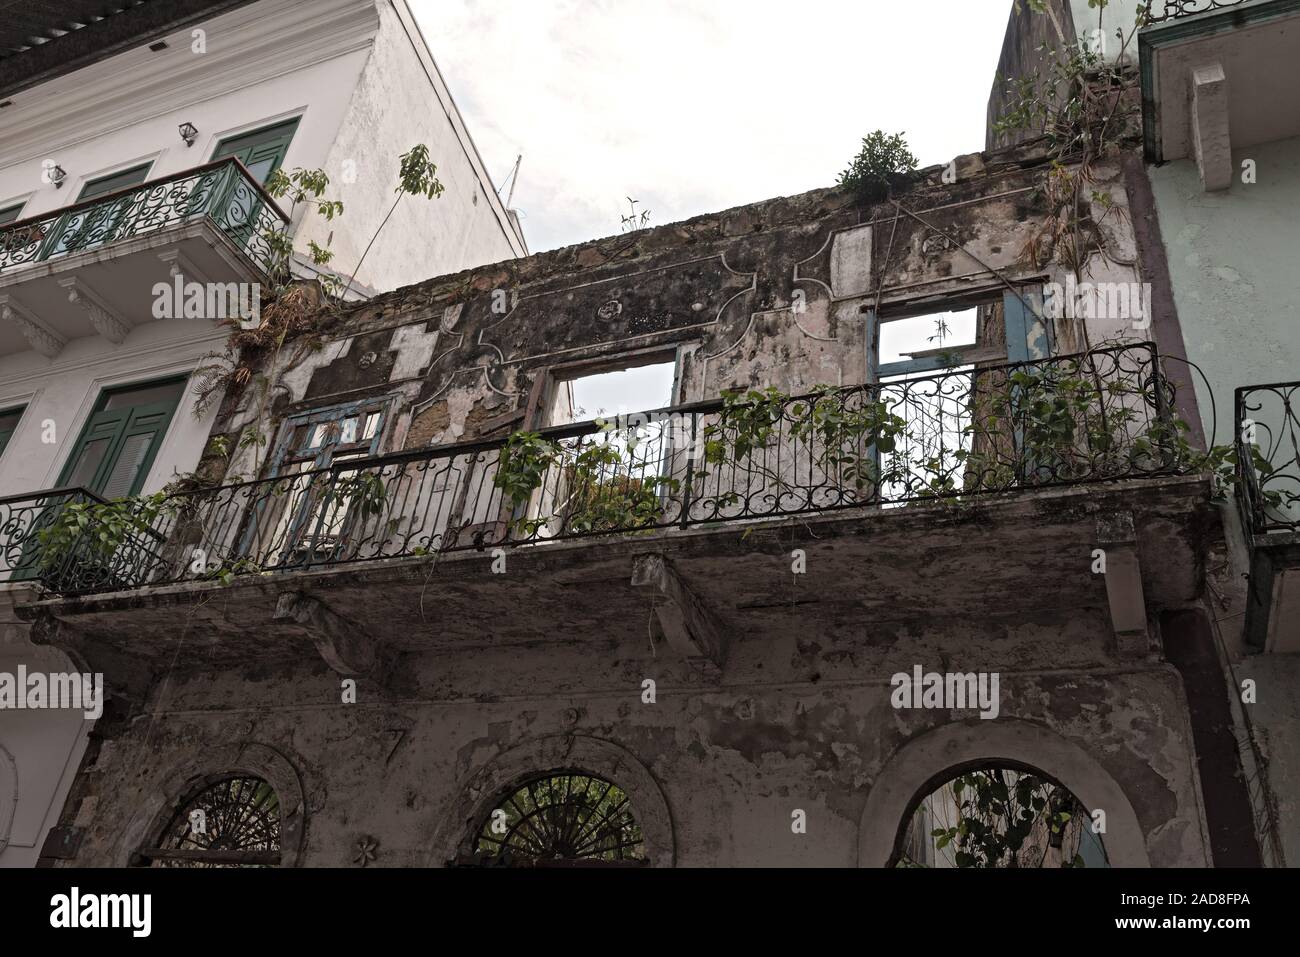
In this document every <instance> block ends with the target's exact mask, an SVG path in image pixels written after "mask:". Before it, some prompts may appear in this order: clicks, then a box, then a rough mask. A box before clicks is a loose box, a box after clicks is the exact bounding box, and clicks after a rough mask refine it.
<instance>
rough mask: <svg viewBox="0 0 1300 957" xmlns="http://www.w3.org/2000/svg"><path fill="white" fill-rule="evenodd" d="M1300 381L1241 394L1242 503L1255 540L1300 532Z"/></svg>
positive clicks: (1239, 475)
mask: <svg viewBox="0 0 1300 957" xmlns="http://www.w3.org/2000/svg"><path fill="white" fill-rule="evenodd" d="M1298 404H1300V382H1279V383H1276V384H1274V385H1252V386H1243V387H1242V388H1240V389H1238V390H1237V392H1236V401H1235V403H1234V405H1235V408H1236V417H1235V419H1234V421H1235V422H1236V428H1237V437H1236V447H1237V502H1238V504H1239V506H1240V508H1241V514H1242V518H1243V520H1244V521H1245V523H1246V527H1247V529H1248V530H1249V532H1250V534H1251V536H1252V538H1254V539H1258V538H1259V537H1260V536H1264V535H1268V534H1270V533H1273V532H1300V412H1298V411H1297V405H1298Z"/></svg>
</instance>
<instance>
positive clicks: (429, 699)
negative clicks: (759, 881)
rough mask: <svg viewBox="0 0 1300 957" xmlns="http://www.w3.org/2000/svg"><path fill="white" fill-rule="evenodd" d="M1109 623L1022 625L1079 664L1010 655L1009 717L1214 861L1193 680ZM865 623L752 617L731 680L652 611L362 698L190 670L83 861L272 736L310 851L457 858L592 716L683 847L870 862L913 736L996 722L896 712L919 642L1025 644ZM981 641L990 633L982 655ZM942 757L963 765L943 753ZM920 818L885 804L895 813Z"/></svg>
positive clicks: (1143, 822)
mask: <svg viewBox="0 0 1300 957" xmlns="http://www.w3.org/2000/svg"><path fill="white" fill-rule="evenodd" d="M1104 626H1105V623H1104V622H1103V621H1101V620H1099V619H1098V617H1096V616H1095V615H1094V616H1092V617H1091V618H1090V620H1074V621H1070V620H1064V619H1063V620H1059V621H1055V622H1042V623H1037V624H1032V625H1024V626H1022V636H1021V640H1022V641H1023V642H1024V643H1025V646H1026V647H1030V646H1032V647H1034V648H1035V649H1036V656H1037V657H1038V658H1039V660H1040V661H1041V662H1042V663H1043V664H1044V665H1046V664H1047V663H1048V662H1053V663H1055V664H1056V665H1057V667H1054V668H1052V669H1050V670H1036V671H1029V670H1020V669H1016V670H1009V671H1005V672H1004V673H1003V684H1002V692H1003V693H1002V710H1001V716H1000V717H999V719H998V721H999V722H1004V721H1008V720H1014V719H1023V720H1025V721H1029V722H1033V723H1034V724H1036V725H1038V726H1040V727H1042V728H1044V729H1047V730H1048V731H1050V732H1051V734H1052V735H1054V736H1059V738H1060V739H1061V741H1062V745H1061V747H1062V750H1063V752H1064V750H1065V749H1066V748H1067V747H1068V746H1073V747H1077V748H1081V749H1083V750H1084V751H1085V752H1087V754H1088V755H1090V756H1091V757H1092V759H1093V760H1095V761H1096V762H1097V763H1098V764H1099V765H1100V766H1101V767H1102V768H1103V769H1105V771H1106V772H1107V774H1108V775H1109V776H1110V777H1111V778H1113V779H1114V780H1115V781H1118V782H1120V784H1121V787H1122V789H1123V791H1124V793H1125V794H1126V796H1127V798H1128V800H1129V802H1130V803H1131V804H1132V807H1133V809H1134V811H1135V812H1136V816H1137V819H1138V821H1139V825H1140V827H1141V830H1142V833H1143V838H1144V842H1145V846H1144V851H1145V853H1146V854H1148V855H1149V858H1150V861H1151V863H1152V864H1153V865H1155V866H1176V865H1182V866H1203V865H1204V864H1205V863H1206V861H1205V856H1204V855H1205V852H1204V850H1203V841H1202V833H1201V825H1200V815H1199V805H1198V798H1197V787H1196V782H1195V777H1194V775H1193V773H1192V771H1191V768H1192V767H1194V765H1195V760H1194V756H1193V755H1192V753H1191V750H1190V744H1189V742H1188V736H1187V731H1186V728H1185V717H1184V713H1185V708H1186V704H1185V702H1184V700H1183V698H1182V691H1181V684H1180V682H1179V680H1178V677H1177V675H1176V674H1175V673H1174V672H1173V670H1172V669H1171V668H1169V667H1168V666H1163V665H1158V664H1150V665H1147V664H1144V665H1138V666H1127V667H1126V666H1120V665H1118V664H1117V663H1115V662H1113V661H1110V662H1108V661H1107V654H1106V652H1105V650H1104V644H1105V643H1104V641H1102V640H1101V638H1100V635H1101V634H1102V633H1104ZM850 631H852V632H853V634H852V635H844V636H839V637H833V636H830V635H823V634H817V633H807V632H806V630H791V631H788V632H787V633H786V634H785V636H784V638H782V639H781V640H776V641H762V642H752V643H751V642H746V641H745V640H744V638H743V636H737V637H738V641H739V643H738V646H737V647H736V658H735V661H734V662H733V663H730V664H729V665H728V675H727V678H726V680H725V681H723V682H722V683H721V684H719V685H716V686H711V685H706V684H704V683H702V681H701V679H700V678H699V677H698V676H696V675H694V674H693V673H692V672H691V670H690V669H689V668H687V667H685V666H684V665H683V664H682V663H680V662H676V663H675V662H673V661H672V660H671V659H663V658H660V659H659V660H655V659H652V658H650V656H648V655H647V654H646V653H645V652H646V649H645V647H644V646H645V643H646V636H645V634H644V632H643V631H642V630H641V629H640V623H639V622H636V623H633V622H624V623H611V628H610V629H609V632H608V636H609V637H608V639H607V640H606V641H604V642H599V643H597V644H596V645H594V646H593V645H592V644H589V643H587V644H583V643H578V642H560V643H558V644H556V643H551V644H548V645H547V646H546V648H545V649H542V648H532V649H530V648H527V647H514V648H499V649H491V648H485V649H483V650H480V651H479V652H477V653H474V654H472V655H466V654H459V655H446V656H438V655H432V656H423V655H406V656H403V657H402V658H401V659H400V661H399V663H398V665H397V667H396V669H395V673H396V674H397V675H400V677H398V678H396V679H395V680H394V682H393V684H391V685H390V686H389V687H388V688H387V689H386V690H381V689H380V688H379V687H378V686H377V685H376V684H374V683H372V682H369V681H362V682H361V683H360V685H359V701H358V703H357V704H355V705H343V704H340V703H339V679H338V676H337V675H334V674H333V673H331V672H329V671H328V670H327V669H325V668H324V667H323V666H319V665H313V664H308V663H304V664H303V665H301V666H297V667H286V668H284V669H249V670H247V671H244V672H242V673H235V672H230V671H226V672H221V673H217V674H190V675H188V676H184V675H182V676H177V677H176V678H175V679H174V681H173V684H172V686H171V687H170V688H169V689H168V690H167V692H166V702H165V706H164V707H163V708H162V711H161V714H160V715H159V716H158V718H157V719H156V720H149V719H146V720H142V721H139V722H136V723H135V725H134V726H133V727H132V728H131V729H130V730H129V731H128V732H126V733H125V734H123V735H122V736H121V737H117V738H113V739H111V740H108V741H106V742H104V744H103V747H102V749H101V750H100V752H99V755H98V757H97V759H96V760H95V765H94V767H95V774H94V777H95V779H96V782H97V786H96V796H97V803H96V806H95V808H94V814H93V817H92V818H91V820H90V822H89V828H88V831H87V833H86V836H85V839H84V841H83V844H82V850H81V852H80V854H79V855H78V859H77V863H78V864H79V865H96V864H102V865H108V864H114V863H123V862H124V860H125V857H126V856H127V855H129V853H130V852H131V851H133V850H134V849H135V848H134V847H126V846H124V843H123V842H124V833H125V830H124V827H123V822H125V821H127V820H128V819H131V818H132V816H133V814H134V813H135V811H136V809H137V808H138V807H140V806H143V805H144V803H145V795H146V794H147V793H148V792H149V790H150V789H151V788H152V787H153V786H154V785H155V783H156V779H157V778H158V776H159V775H160V774H162V773H164V771H165V769H167V768H169V767H170V766H171V765H173V764H174V763H178V762H183V761H186V760H188V759H190V758H191V757H192V756H195V755H200V756H201V755H202V753H203V752H204V750H205V749H208V748H211V747H213V746H214V745H216V744H217V743H222V744H228V743H234V742H262V743H265V744H268V745H270V746H272V747H274V748H276V749H278V750H279V751H280V753H281V754H283V755H284V756H285V757H286V758H287V759H288V760H289V762H290V763H291V764H292V765H293V766H294V767H295V768H296V769H297V771H298V773H299V775H300V776H301V778H302V782H303V788H304V792H305V794H306V796H307V806H308V811H307V815H306V843H305V849H304V852H303V855H302V857H301V859H300V861H299V863H300V864H303V865H317V866H349V865H351V864H352V863H353V860H352V859H353V856H354V854H355V845H356V843H357V841H358V840H359V838H360V837H361V836H363V835H364V836H369V837H372V838H375V839H377V840H378V844H379V857H378V860H377V863H378V864H380V865H389V866H398V865H428V864H434V865H440V864H442V863H444V862H445V857H444V858H443V859H440V858H439V854H440V853H442V852H444V851H445V848H444V847H441V846H439V844H438V840H439V839H441V836H442V835H443V834H444V833H446V832H448V831H450V833H451V834H452V835H453V840H455V839H460V838H461V837H464V836H465V830H466V829H465V827H464V826H462V824H461V823H460V822H459V821H457V820H456V819H455V809H456V808H457V807H458V806H459V804H460V802H461V801H462V798H463V793H462V792H464V790H465V789H466V787H467V786H468V784H469V782H470V781H471V780H472V779H473V778H474V776H475V774H476V772H480V771H481V770H482V769H483V768H485V767H487V766H489V765H490V764H491V763H492V762H493V761H494V760H495V759H497V758H498V757H499V756H500V755H502V754H503V753H504V752H506V751H507V750H509V749H511V748H514V747H518V746H520V745H521V744H525V743H527V742H530V741H537V740H540V739H544V738H547V737H550V736H555V735H559V736H561V737H563V736H567V735H574V736H582V737H593V738H597V739H600V740H604V741H609V742H612V743H614V744H615V745H618V746H619V747H621V748H622V749H624V750H625V751H626V752H627V753H628V754H630V755H631V756H632V757H633V758H634V759H635V760H636V761H637V762H638V763H639V764H640V765H643V766H644V768H645V769H647V770H648V772H649V774H650V775H651V776H652V778H653V780H654V781H655V782H657V784H658V786H659V787H660V788H661V789H662V792H663V795H664V799H665V800H666V802H667V804H668V807H669V810H670V813H671V817H672V822H673V828H674V833H675V843H676V861H677V863H678V864H681V865H693V866H713V865H719V866H731V865H745V866H752V865H778V864H783V865H791V864H793V865H823V866H855V865H856V863H857V847H858V840H859V818H860V816H861V815H862V812H863V809H864V807H865V805H866V800H867V796H868V794H869V792H870V790H871V788H872V786H873V784H874V782H875V781H876V780H877V778H878V776H879V774H880V773H881V770H882V768H884V767H885V765H886V764H887V763H888V761H889V759H890V758H891V757H892V756H893V755H894V754H895V753H896V752H897V750H898V749H899V748H900V747H902V746H903V745H904V744H905V743H906V742H908V741H910V740H913V739H915V738H916V737H917V736H919V735H921V734H923V733H924V732H926V731H928V730H930V729H932V728H936V727H939V726H941V725H943V724H946V723H948V722H951V721H963V722H965V723H967V724H968V725H971V726H972V732H973V733H975V734H978V733H979V731H980V727H979V725H980V724H981V722H980V720H979V719H977V718H975V717H974V715H973V714H971V713H962V714H958V713H948V712H934V711H920V710H914V711H898V710H895V709H894V708H892V707H891V705H890V700H889V697H890V690H891V689H890V687H889V685H888V677H889V675H890V674H891V673H892V672H893V671H895V670H899V669H910V667H911V664H912V662H914V661H924V662H927V663H928V664H929V665H931V666H933V667H936V668H938V667H940V661H941V660H943V659H946V657H947V656H948V655H955V656H956V657H955V658H954V659H953V660H952V662H951V664H952V667H954V668H957V667H962V666H963V665H965V666H969V667H975V666H976V665H975V664H974V663H976V662H978V663H979V666H981V667H990V666H995V665H996V666H1001V665H1005V664H1009V663H1010V662H1011V660H1013V659H1015V658H1016V657H1018V656H1017V655H1015V654H1013V653H1011V652H1010V649H1008V647H1007V645H1006V643H1005V641H1000V640H999V638H998V636H997V634H996V633H994V632H993V631H989V630H983V629H981V627H980V626H979V625H977V624H975V623H961V624H960V625H956V626H955V627H954V628H953V629H951V630H949V629H946V628H930V629H928V630H918V631H917V632H916V633H914V634H912V635H911V636H910V637H904V638H902V639H901V640H899V641H897V642H896V643H895V642H890V643H887V644H884V645H882V644H880V643H879V638H878V637H874V638H873V636H872V634H871V633H864V629H863V628H862V627H861V626H860V627H858V628H856V629H850ZM873 631H874V629H873ZM967 640H971V641H972V642H973V643H974V646H975V647H978V648H980V649H981V652H978V653H971V654H963V652H962V649H963V647H964V645H965V642H966V641H967ZM487 641H490V638H489V636H487V635H485V642H487ZM989 652H992V653H991V654H990V653H989ZM1089 659H1090V664H1087V665H1085V664H1084V661H1085V660H1089ZM1067 661H1068V662H1070V664H1067V663H1066V662H1067ZM810 676H815V677H812V678H810ZM645 678H654V679H655V680H656V682H657V685H658V688H657V702H656V703H655V704H644V703H642V700H641V682H642V681H643V680H644V679H645ZM156 703H158V702H153V703H151V709H150V710H152V704H156ZM146 739H148V740H149V741H150V744H149V746H148V750H147V751H146V750H143V748H144V741H145V740H146ZM988 757H990V758H1004V759H1009V760H1016V759H1017V758H1018V757H1020V756H1019V755H1016V754H990V755H988ZM934 760H935V762H936V765H935V767H934V771H935V772H936V773H937V772H938V771H940V770H943V769H944V767H945V766H946V765H944V763H943V758H942V755H935V756H934ZM532 770H545V768H533V769H532ZM590 770H596V771H598V770H600V769H590ZM1043 770H1045V771H1046V772H1047V773H1052V772H1053V770H1054V769H1053V768H1052V767H1045V768H1044V769H1043ZM630 796H631V799H632V802H633V806H634V808H635V807H637V806H638V799H639V798H640V799H642V800H645V796H644V795H638V794H637V792H636V790H635V788H633V789H631V795H630ZM795 809H802V810H804V811H806V812H807V814H808V821H809V826H808V832H807V834H806V835H795V834H793V833H792V831H791V827H790V823H791V814H792V812H793V811H794V810H795ZM1110 813H1113V809H1112V811H1111V812H1110ZM899 825H900V821H897V820H881V821H872V822H870V827H871V828H872V829H883V830H884V831H886V832H890V833H892V832H893V831H894V830H895V829H896V828H898V826H899ZM660 863H662V862H660Z"/></svg>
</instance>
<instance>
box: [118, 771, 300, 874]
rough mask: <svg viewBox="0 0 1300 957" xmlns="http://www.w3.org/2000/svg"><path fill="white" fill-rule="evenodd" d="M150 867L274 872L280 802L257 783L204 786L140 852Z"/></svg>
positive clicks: (239, 780)
mask: <svg viewBox="0 0 1300 957" xmlns="http://www.w3.org/2000/svg"><path fill="white" fill-rule="evenodd" d="M140 857H141V858H142V859H143V860H144V861H145V862H147V863H148V864H150V865H152V866H153V867H274V866H276V865H278V864H279V863H280V799H279V797H278V796H277V795H276V793H275V788H273V787H271V785H270V784H268V783H267V782H266V781H264V780H263V779H262V778H259V777H252V776H238V775H232V776H229V777H222V778H219V779H218V780H216V781H213V782H211V783H208V784H206V785H204V786H203V788H202V789H201V790H199V791H198V792H196V793H195V794H194V795H193V796H192V797H190V799H189V800H187V801H185V802H184V803H183V804H182V805H181V806H180V808H179V810H177V812H176V814H175V815H173V816H172V819H171V821H170V822H168V824H167V826H166V827H165V828H163V831H162V834H161V836H160V837H159V839H158V842H157V846H156V847H149V848H145V849H144V850H142V851H140Z"/></svg>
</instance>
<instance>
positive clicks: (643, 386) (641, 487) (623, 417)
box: [528, 353, 678, 537]
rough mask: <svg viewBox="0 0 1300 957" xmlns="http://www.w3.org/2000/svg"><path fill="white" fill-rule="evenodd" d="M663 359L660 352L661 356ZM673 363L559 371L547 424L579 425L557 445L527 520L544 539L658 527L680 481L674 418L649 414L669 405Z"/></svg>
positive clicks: (653, 359) (561, 437)
mask: <svg viewBox="0 0 1300 957" xmlns="http://www.w3.org/2000/svg"><path fill="white" fill-rule="evenodd" d="M660 356H662V353H661V354H660ZM676 378H677V364H676V362H675V361H663V360H662V358H660V359H659V361H655V358H653V357H652V358H651V359H650V360H649V361H646V362H644V363H642V364H640V365H634V366H629V367H624V368H621V369H609V368H605V369H603V370H601V371H599V372H592V373H590V374H588V375H563V374H557V375H556V376H555V378H554V380H553V388H552V390H551V402H550V407H549V408H548V410H547V417H546V421H547V422H548V423H549V424H551V425H555V426H563V425H573V424H576V423H585V422H591V421H595V422H596V423H597V424H596V426H595V427H592V428H583V427H582V426H581V425H575V430H576V431H575V432H574V434H571V435H561V436H560V437H558V438H556V440H555V442H556V445H557V447H558V449H559V451H560V455H559V456H558V458H557V460H556V462H555V463H554V464H553V465H551V466H550V467H549V468H548V469H547V474H546V475H545V476H544V477H543V480H542V487H541V489H540V490H539V494H538V496H537V497H536V500H535V502H534V504H533V505H532V507H531V508H530V510H529V516H528V517H529V518H531V519H533V520H535V521H536V522H537V523H538V524H537V534H538V535H539V537H552V536H562V535H572V534H589V533H593V532H606V531H623V530H628V529H634V528H645V527H650V526H653V525H657V524H660V523H661V522H662V521H663V520H664V518H665V515H666V514H667V513H668V509H669V501H668V500H669V498H670V497H671V496H672V494H673V493H674V491H675V489H676V487H677V485H678V483H677V481H676V480H675V479H674V478H673V477H672V472H673V469H674V457H673V449H674V441H673V439H674V435H675V428H674V426H675V422H674V419H673V417H672V416H669V415H663V416H646V415H641V414H640V413H643V412H651V411H655V410H658V409H663V408H666V407H668V406H671V405H672V404H673V401H674V398H675V396H674V389H675V382H676Z"/></svg>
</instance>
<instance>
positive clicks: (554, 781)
mask: <svg viewBox="0 0 1300 957" xmlns="http://www.w3.org/2000/svg"><path fill="white" fill-rule="evenodd" d="M475 833H476V834H477V838H476V839H475V841H474V852H475V860H474V863H478V864H500V865H505V866H520V867H555V866H584V865H586V866H593V865H594V866H602V865H605V866H609V865H613V866H618V865H624V866H627V865H633V866H635V865H644V864H648V863H649V861H648V860H647V858H646V853H645V842H644V839H643V837H642V834H641V825H640V824H638V823H637V820H636V817H635V816H634V815H633V813H632V805H631V800H630V799H629V797H628V796H627V794H626V793H625V792H624V791H623V790H622V789H621V788H619V787H618V786H617V785H616V784H613V783H612V782H610V781H606V780H604V779H602V778H598V777H595V776H593V775H589V774H584V773H581V772H569V771H563V772H561V771H557V772H551V773H549V774H545V775H542V776H539V777H536V778H533V779H531V780H529V781H527V782H526V783H524V784H522V785H520V786H519V787H517V788H516V789H515V790H513V791H512V792H510V793H509V794H508V795H506V797H504V798H503V799H502V800H501V801H499V802H498V803H497V804H496V806H494V807H493V808H492V809H490V810H489V811H488V813H487V816H486V817H485V818H484V820H483V821H482V822H481V823H480V825H479V827H478V828H477V829H476V832H475Z"/></svg>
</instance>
